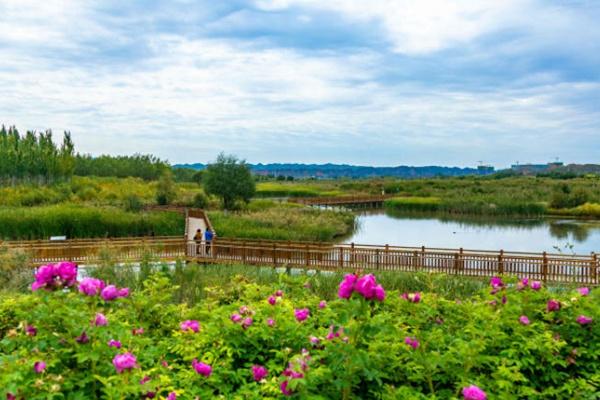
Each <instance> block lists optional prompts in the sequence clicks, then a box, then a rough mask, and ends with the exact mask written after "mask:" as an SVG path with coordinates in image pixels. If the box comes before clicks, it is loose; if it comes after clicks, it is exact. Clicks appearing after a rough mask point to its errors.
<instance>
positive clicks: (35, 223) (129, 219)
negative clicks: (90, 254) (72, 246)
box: [0, 204, 184, 240]
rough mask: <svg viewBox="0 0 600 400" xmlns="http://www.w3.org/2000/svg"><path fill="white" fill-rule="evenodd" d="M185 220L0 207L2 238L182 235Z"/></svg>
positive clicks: (108, 210) (113, 211)
mask: <svg viewBox="0 0 600 400" xmlns="http://www.w3.org/2000/svg"><path fill="white" fill-rule="evenodd" d="M183 231H184V220H183V217H182V216H181V215H179V214H177V213H171V212H152V213H131V212H126V211H123V210H121V209H118V208H114V207H103V208H99V207H88V206H79V205H72V204H62V205H54V206H43V207H30V208H22V207H21V208H0V238H4V239H7V240H9V239H12V240H14V239H48V237H50V236H59V235H65V236H67V238H87V237H122V236H146V235H152V234H153V235H156V236H162V235H182V233H183Z"/></svg>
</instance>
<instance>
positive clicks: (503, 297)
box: [502, 296, 506, 304]
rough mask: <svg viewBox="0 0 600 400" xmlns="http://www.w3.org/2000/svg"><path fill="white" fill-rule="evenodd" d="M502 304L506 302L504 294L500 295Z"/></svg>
mask: <svg viewBox="0 0 600 400" xmlns="http://www.w3.org/2000/svg"><path fill="white" fill-rule="evenodd" d="M502 304H506V296H502Z"/></svg>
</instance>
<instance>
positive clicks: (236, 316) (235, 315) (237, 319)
mask: <svg viewBox="0 0 600 400" xmlns="http://www.w3.org/2000/svg"><path fill="white" fill-rule="evenodd" d="M229 319H231V320H232V321H233V322H235V323H236V324H237V323H238V322H240V321H241V320H242V319H243V317H242V316H241V315H240V314H238V313H233V314H231V317H229Z"/></svg>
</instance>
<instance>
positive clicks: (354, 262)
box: [350, 242, 356, 267]
mask: <svg viewBox="0 0 600 400" xmlns="http://www.w3.org/2000/svg"><path fill="white" fill-rule="evenodd" d="M354 264H356V255H355V254H354V242H352V243H350V266H352V267H354Z"/></svg>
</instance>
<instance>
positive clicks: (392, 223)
mask: <svg viewBox="0 0 600 400" xmlns="http://www.w3.org/2000/svg"><path fill="white" fill-rule="evenodd" d="M342 241H343V242H345V243H350V242H354V243H357V244H379V245H382V244H389V245H396V246H415V247H420V246H426V247H440V248H460V247H462V248H464V249H477V250H499V249H504V250H506V251H511V250H512V251H531V252H542V251H547V252H552V253H556V252H557V250H556V248H555V247H554V246H556V247H560V248H561V250H562V252H563V253H566V254H571V253H572V252H574V253H577V254H589V253H590V252H592V251H594V252H596V253H600V221H583V220H571V219H560V220H559V219H489V218H486V219H448V218H446V217H435V216H430V217H427V216H417V217H416V216H391V215H388V214H386V213H385V212H383V211H375V212H368V213H360V214H359V215H358V228H357V230H356V232H355V233H354V234H353V235H351V236H349V237H345V238H343V240H342ZM570 246H572V248H569V247H570Z"/></svg>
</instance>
